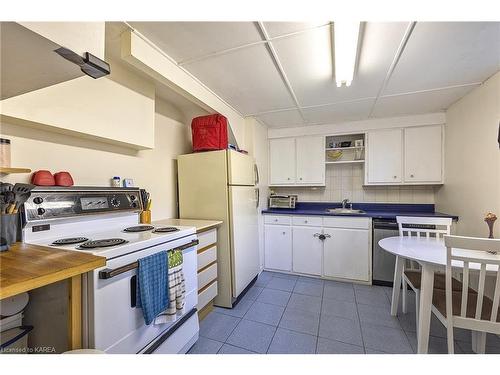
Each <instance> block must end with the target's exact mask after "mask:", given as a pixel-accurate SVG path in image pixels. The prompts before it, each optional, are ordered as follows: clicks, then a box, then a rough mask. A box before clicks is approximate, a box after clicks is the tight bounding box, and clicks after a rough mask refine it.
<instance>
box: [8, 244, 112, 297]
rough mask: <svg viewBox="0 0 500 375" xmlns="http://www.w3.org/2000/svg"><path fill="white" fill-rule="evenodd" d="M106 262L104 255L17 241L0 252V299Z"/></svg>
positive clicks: (77, 273)
mask: <svg viewBox="0 0 500 375" xmlns="http://www.w3.org/2000/svg"><path fill="white" fill-rule="evenodd" d="M105 264H106V258H103V257H99V256H95V255H92V254H88V253H83V252H79V251H70V250H59V249H54V248H49V247H45V246H38V245H32V244H26V243H22V242H17V243H15V244H12V245H11V247H10V249H9V251H4V252H1V253H0V299H3V298H7V297H10V296H13V295H16V294H19V293H23V292H27V291H29V290H32V289H36V288H39V287H42V286H45V285H48V284H52V283H55V282H58V281H61V280H64V279H68V278H70V277H73V276H77V275H80V274H82V273H85V272H88V271H91V270H93V269H96V268H99V267H102V266H104V265H105Z"/></svg>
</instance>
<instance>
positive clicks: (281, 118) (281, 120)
mask: <svg viewBox="0 0 500 375" xmlns="http://www.w3.org/2000/svg"><path fill="white" fill-rule="evenodd" d="M256 117H257V118H258V119H259V120H260V121H262V122H263V123H265V124H266V125H267V126H269V127H273V128H284V127H294V126H302V125H304V120H303V119H302V116H301V115H300V112H299V111H298V110H296V109H292V110H289V111H282V112H270V113H263V114H261V115H257V116H256Z"/></svg>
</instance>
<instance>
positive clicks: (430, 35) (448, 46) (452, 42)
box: [382, 22, 500, 95]
mask: <svg viewBox="0 0 500 375" xmlns="http://www.w3.org/2000/svg"><path fill="white" fill-rule="evenodd" d="M499 66H500V23H499V22H417V24H416V26H415V29H414V30H413V33H412V35H411V37H410V39H409V41H408V44H407V46H406V48H405V50H404V52H403V54H402V56H401V59H400V60H399V62H398V64H397V66H396V69H395V70H394V72H393V74H392V77H391V78H390V80H389V82H388V85H387V87H386V89H385V91H384V92H383V93H382V94H383V95H384V94H396V93H402V92H412V91H420V90H428V89H433V88H440V87H447V86H454V85H460V84H466V83H475V82H483V81H484V80H486V79H487V78H488V77H490V76H491V75H493V74H494V73H495V72H497V71H498V69H499Z"/></svg>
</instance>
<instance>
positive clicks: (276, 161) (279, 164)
mask: <svg viewBox="0 0 500 375" xmlns="http://www.w3.org/2000/svg"><path fill="white" fill-rule="evenodd" d="M295 165H296V164H295V138H280V139H271V140H269V181H270V185H287V184H294V183H295Z"/></svg>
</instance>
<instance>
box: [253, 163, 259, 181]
mask: <svg viewBox="0 0 500 375" xmlns="http://www.w3.org/2000/svg"><path fill="white" fill-rule="evenodd" d="M254 169H255V185H257V184H258V183H259V180H260V179H259V167H257V164H254Z"/></svg>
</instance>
